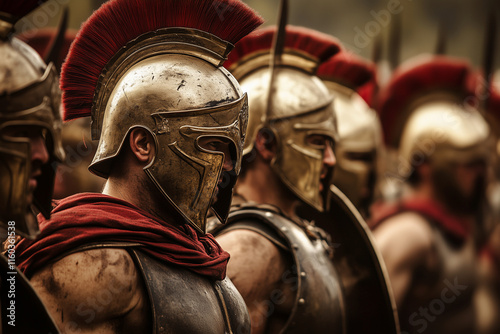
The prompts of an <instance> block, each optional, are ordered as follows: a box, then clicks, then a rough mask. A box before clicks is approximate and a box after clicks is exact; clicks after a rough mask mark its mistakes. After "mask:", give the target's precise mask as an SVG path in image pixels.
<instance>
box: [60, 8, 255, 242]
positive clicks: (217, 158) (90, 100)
mask: <svg viewBox="0 0 500 334" xmlns="http://www.w3.org/2000/svg"><path fill="white" fill-rule="evenodd" d="M218 2H221V1H218ZM222 2H223V3H224V5H227V6H231V11H227V13H225V15H224V16H223V17H221V16H220V15H218V14H219V13H218V12H217V11H218V10H219V9H218V5H217V4H215V1H202V0H184V1H174V0H168V1H159V0H155V1H147V0H140V1H125V0H116V1H110V2H108V3H106V4H104V5H103V6H102V7H101V8H100V9H99V10H98V11H96V12H94V14H93V15H92V16H91V17H90V18H89V20H88V21H87V23H86V24H84V25H83V26H82V29H81V30H80V32H79V34H78V36H77V37H76V40H75V42H74V43H73V45H72V47H71V49H70V52H69V56H68V60H67V62H66V63H65V64H64V65H63V70H62V84H61V87H62V88H63V104H64V107H65V119H72V118H77V117H81V116H87V115H90V114H91V115H92V139H94V140H99V144H98V147H97V152H96V154H95V156H94V159H93V162H92V164H91V165H90V167H89V169H90V170H91V171H92V172H93V173H95V174H97V175H99V176H102V177H105V178H106V177H108V176H109V174H110V172H111V170H112V165H113V161H114V158H115V157H116V156H117V155H118V154H119V152H120V150H121V148H122V146H123V143H124V141H125V139H126V138H127V136H128V134H129V132H130V130H132V129H133V128H137V127H141V128H144V129H146V130H148V131H149V132H150V133H151V135H152V137H153V139H154V142H155V146H156V156H155V157H154V159H153V160H152V161H151V163H150V164H149V165H148V166H146V167H145V168H144V170H145V172H146V174H147V175H148V176H149V177H150V179H151V181H152V182H153V183H154V184H155V185H156V187H157V188H158V190H159V191H160V193H161V194H162V196H163V197H164V199H165V200H166V201H167V202H168V203H169V204H170V205H171V206H172V207H173V208H175V209H176V210H177V212H179V213H180V214H181V215H182V216H183V217H184V218H185V219H186V221H187V222H188V223H190V224H191V225H192V226H193V227H195V228H196V229H197V230H198V231H200V232H202V233H205V220H206V215H207V211H208V209H209V208H210V206H211V205H212V197H213V195H214V193H215V191H216V187H217V184H218V181H219V178H220V177H221V173H222V167H223V164H224V154H223V153H221V152H215V151H208V150H206V149H204V148H202V147H200V146H199V144H198V141H199V140H200V138H202V137H207V136H216V137H220V138H224V139H227V140H228V141H229V142H230V143H231V145H232V157H231V158H232V160H233V161H235V164H234V171H233V172H232V173H227V175H225V179H224V182H223V184H222V185H221V186H220V187H221V189H220V192H219V196H218V200H217V202H216V203H215V204H214V205H213V209H214V212H215V213H216V215H217V216H218V217H219V219H220V220H221V221H222V222H225V220H226V218H227V215H228V213H229V205H230V199H231V195H232V189H233V185H234V183H235V180H236V176H237V174H238V173H239V170H240V161H241V157H240V156H241V150H242V146H243V140H244V135H245V129H246V124H247V97H246V95H244V94H242V93H241V90H240V88H239V85H238V83H237V81H236V80H235V79H234V78H233V77H232V76H231V74H230V73H229V72H228V71H227V70H225V69H224V68H223V67H222V63H223V62H224V60H225V58H226V57H227V54H228V53H229V51H230V50H231V48H232V44H231V43H235V42H237V41H238V40H239V39H240V38H241V37H243V36H244V35H246V34H247V33H249V32H250V31H252V30H253V29H255V28H256V27H257V26H258V25H259V24H261V19H260V18H259V17H258V16H257V15H256V14H255V13H254V12H253V11H252V10H251V9H250V8H249V7H247V6H246V5H244V4H243V3H241V2H239V1H236V0H224V1H222ZM110 13H113V15H109V14H110ZM137 13H141V15H137ZM142 15H143V16H144V17H142ZM222 20H223V21H224V22H222ZM242 20H243V21H245V25H241V21H242ZM89 22H91V24H89ZM124 26H131V27H133V29H123V27H124ZM96 29H97V30H98V31H96Z"/></svg>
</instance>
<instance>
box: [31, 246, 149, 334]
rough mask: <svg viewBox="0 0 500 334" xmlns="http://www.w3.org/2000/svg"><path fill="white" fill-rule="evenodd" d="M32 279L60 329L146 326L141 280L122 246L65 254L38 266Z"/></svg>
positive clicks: (108, 330)
mask: <svg viewBox="0 0 500 334" xmlns="http://www.w3.org/2000/svg"><path fill="white" fill-rule="evenodd" d="M31 283H32V285H33V287H34V288H35V290H36V291H37V292H38V294H39V295H40V298H41V299H42V301H43V302H44V303H45V305H46V306H47V309H48V310H49V312H50V313H51V315H52V317H53V318H54V320H55V322H56V324H57V325H58V327H59V328H60V330H61V332H63V333H67V334H71V333H102V334H108V333H109V334H111V333H139V332H142V330H144V328H147V327H144V326H147V325H148V322H149V321H148V320H149V319H148V317H147V312H148V310H147V309H146V307H145V306H144V305H146V302H145V299H146V296H145V295H144V291H143V287H142V281H141V279H140V277H138V273H137V271H136V269H135V266H134V262H133V260H132V258H131V257H130V255H129V254H128V253H127V251H126V250H123V249H112V248H102V249H93V250H88V251H84V252H79V253H74V254H71V255H68V256H66V257H64V258H63V259H61V260H59V261H57V262H55V263H52V264H50V265H48V266H46V267H44V268H43V269H42V270H40V271H38V272H37V273H36V274H35V275H34V276H33V278H32V279H31ZM141 329H142V330H141Z"/></svg>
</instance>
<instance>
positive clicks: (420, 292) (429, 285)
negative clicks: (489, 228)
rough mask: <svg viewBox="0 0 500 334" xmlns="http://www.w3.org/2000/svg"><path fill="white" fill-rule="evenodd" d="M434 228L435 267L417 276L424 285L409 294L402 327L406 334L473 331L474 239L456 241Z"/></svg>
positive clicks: (454, 333) (403, 313)
mask: <svg viewBox="0 0 500 334" xmlns="http://www.w3.org/2000/svg"><path fill="white" fill-rule="evenodd" d="M433 229H434V231H433V234H434V247H435V253H436V254H437V261H438V265H437V268H438V269H437V271H436V272H435V273H434V274H433V275H428V274H427V276H426V277H420V278H422V279H423V280H424V282H425V281H427V282H426V284H425V287H422V286H419V287H418V288H417V290H415V291H413V293H412V294H411V295H409V297H408V299H407V302H406V303H405V304H406V305H407V306H406V307H404V308H403V309H402V311H401V315H402V317H401V319H408V321H407V322H406V323H404V322H403V323H402V325H403V326H404V327H403V329H406V330H407V331H408V332H409V333H450V334H462V333H463V334H467V333H473V332H474V322H475V319H474V309H473V294H474V292H475V287H476V283H477V282H476V276H475V275H476V272H477V268H476V261H477V257H476V251H475V245H474V241H473V238H469V239H468V240H465V241H464V242H463V243H457V242H456V241H455V240H452V239H450V238H449V236H447V235H446V234H445V233H443V231H442V230H441V229H439V228H438V227H434V228H433ZM422 276H423V275H422ZM420 278H419V279H420ZM424 312H425V313H424ZM405 327H407V328H405Z"/></svg>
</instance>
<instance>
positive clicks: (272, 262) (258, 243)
mask: <svg viewBox="0 0 500 334" xmlns="http://www.w3.org/2000/svg"><path fill="white" fill-rule="evenodd" d="M217 241H218V242H219V243H220V245H221V246H222V248H223V249H224V250H226V251H227V252H228V253H229V254H230V255H231V258H230V259H229V263H228V269H227V270H228V272H227V273H228V276H229V277H230V278H231V280H232V281H233V282H234V284H235V285H236V286H237V287H238V290H240V292H241V294H242V295H243V296H245V295H248V294H251V292H250V291H249V290H258V291H261V292H262V290H263V289H262V284H265V285H264V286H266V287H269V288H272V287H273V286H274V284H276V283H278V282H280V279H281V276H282V274H283V272H284V271H285V267H286V263H287V261H286V257H285V255H284V254H283V252H282V251H280V249H279V248H278V247H277V246H276V245H275V244H273V243H272V242H271V241H269V239H267V238H266V237H264V236H262V235H261V234H259V233H257V232H254V231H250V230H245V229H237V230H231V231H228V232H227V233H224V234H222V235H220V236H218V237H217ZM250 278H251V279H250ZM242 281H245V284H241V282H242ZM241 289H242V290H243V291H242V290H241ZM266 290H267V289H266ZM265 293H266V294H267V291H266V292H265Z"/></svg>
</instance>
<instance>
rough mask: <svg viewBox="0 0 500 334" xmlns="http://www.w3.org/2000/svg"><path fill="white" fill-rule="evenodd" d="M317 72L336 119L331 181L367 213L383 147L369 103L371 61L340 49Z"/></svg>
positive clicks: (373, 81) (372, 87)
mask: <svg viewBox="0 0 500 334" xmlns="http://www.w3.org/2000/svg"><path fill="white" fill-rule="evenodd" d="M318 76H319V77H320V78H321V79H322V80H323V82H324V83H325V85H326V86H327V87H328V89H329V90H330V92H331V93H332V94H333V95H334V102H333V104H334V109H335V114H336V117H337V120H338V125H337V126H338V133H339V141H338V143H337V145H336V146H335V157H336V159H337V164H336V166H335V171H334V175H333V184H335V185H336V186H337V187H338V188H339V189H340V190H341V191H342V192H343V193H344V194H346V196H347V197H348V198H349V199H350V200H351V202H352V203H353V204H354V205H355V206H356V208H357V209H358V210H360V211H361V212H362V213H364V214H367V213H368V209H369V205H370V204H371V202H372V201H373V198H374V195H375V192H376V190H375V187H376V181H377V176H378V173H379V170H380V162H381V156H382V151H383V142H382V129H381V125H380V121H379V119H378V115H377V114H376V112H375V111H374V110H373V109H371V108H370V105H369V103H371V100H372V97H373V94H374V92H375V91H376V85H377V82H376V75H375V64H373V63H371V62H368V61H366V60H364V59H362V58H360V57H358V56H356V55H354V54H353V53H351V52H349V51H343V52H340V53H338V54H336V55H334V56H333V57H332V58H330V59H328V60H327V61H325V62H323V63H322V64H321V65H320V67H319V68H318Z"/></svg>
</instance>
